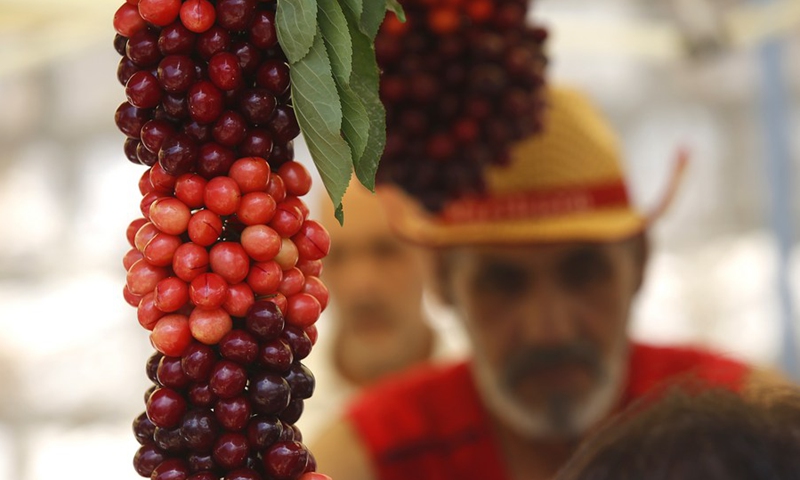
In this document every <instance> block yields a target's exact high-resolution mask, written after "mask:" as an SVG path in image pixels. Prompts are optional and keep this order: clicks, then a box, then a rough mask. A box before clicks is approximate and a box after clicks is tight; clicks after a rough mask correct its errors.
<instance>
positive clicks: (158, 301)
mask: <svg viewBox="0 0 800 480" xmlns="http://www.w3.org/2000/svg"><path fill="white" fill-rule="evenodd" d="M154 293H155V298H154V299H153V300H154V302H155V305H156V308H158V309H159V310H161V311H162V312H175V311H177V310H179V309H180V308H181V307H182V306H184V305H185V304H186V302H188V301H189V287H188V285H186V282H184V281H183V280H181V279H180V278H178V277H168V278H165V279H164V280H161V281H160V282H158V285H156V289H155V292H154Z"/></svg>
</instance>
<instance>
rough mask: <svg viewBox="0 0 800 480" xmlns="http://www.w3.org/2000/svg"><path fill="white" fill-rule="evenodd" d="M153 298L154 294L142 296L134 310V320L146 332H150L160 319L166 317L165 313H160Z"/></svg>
mask: <svg viewBox="0 0 800 480" xmlns="http://www.w3.org/2000/svg"><path fill="white" fill-rule="evenodd" d="M126 288H127V287H126ZM155 298H156V293H155V292H150V293H148V294H147V295H144V296H142V297H141V300H140V301H139V305H138V306H137V308H136V318H137V319H138V320H139V325H141V326H142V327H144V328H145V329H146V330H152V329H153V328H154V327H155V326H156V323H158V321H159V320H160V319H161V317H163V316H164V315H166V313H165V312H162V311H161V310H159V309H158V307H156V301H155Z"/></svg>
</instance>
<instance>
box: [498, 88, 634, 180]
mask: <svg viewBox="0 0 800 480" xmlns="http://www.w3.org/2000/svg"><path fill="white" fill-rule="evenodd" d="M545 111H546V114H545V115H546V117H545V121H544V131H543V132H541V133H540V134H538V135H534V136H532V137H530V138H528V139H526V140H524V141H522V142H520V143H518V144H517V145H516V146H515V147H514V150H513V152H512V156H511V162H510V163H509V165H507V166H504V167H492V168H490V169H489V170H488V171H487V177H486V179H487V193H488V195H490V196H493V195H497V194H507V193H519V192H529V191H547V190H551V189H564V188H569V189H574V188H580V187H583V186H586V187H592V186H595V185H602V184H609V183H615V182H621V181H623V180H624V172H623V169H622V165H621V155H620V148H619V143H618V140H617V138H616V136H615V135H614V132H613V131H612V130H611V128H610V127H609V125H608V123H607V122H606V121H605V120H604V119H603V117H602V116H601V115H600V113H599V112H598V110H597V109H596V108H595V107H594V105H592V103H591V102H590V101H589V100H588V99H587V98H586V97H585V96H584V95H582V94H580V93H578V92H576V91H574V90H570V89H567V88H551V89H550V91H549V92H548V105H547V109H546V110H545Z"/></svg>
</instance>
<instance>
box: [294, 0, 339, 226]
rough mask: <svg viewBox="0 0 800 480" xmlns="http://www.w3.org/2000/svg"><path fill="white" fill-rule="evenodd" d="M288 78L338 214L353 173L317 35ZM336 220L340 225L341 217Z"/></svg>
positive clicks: (324, 52) (333, 85) (330, 76)
mask: <svg viewBox="0 0 800 480" xmlns="http://www.w3.org/2000/svg"><path fill="white" fill-rule="evenodd" d="M282 1H283V0H282ZM290 75H291V80H292V102H293V104H294V110H295V113H296V115H297V121H298V123H299V124H300V129H301V130H302V131H303V137H304V138H305V140H306V144H307V145H308V150H309V152H311V157H312V158H313V159H314V165H316V167H317V170H318V171H319V174H320V177H321V178H322V183H323V184H324V185H325V189H326V190H327V191H328V195H330V197H331V200H332V201H333V205H334V207H335V208H336V209H337V210H341V204H342V197H343V196H344V192H345V190H346V189H347V185H348V184H349V183H350V177H351V175H352V171H353V169H352V164H351V157H352V153H351V149H350V146H349V145H348V144H347V142H346V141H345V140H344V138H342V135H341V130H342V107H341V103H340V100H339V93H338V91H337V89H336V83H335V81H334V79H333V72H332V70H331V62H330V58H328V52H327V50H326V48H325V43H324V41H323V40H322V34H321V32H318V33H317V35H316V36H315V37H314V42H313V44H312V46H311V49H310V50H309V52H308V54H307V55H306V56H305V57H304V58H303V59H302V60H300V61H298V62H297V63H296V64H295V65H293V66H292V69H291V72H290ZM339 213H341V212H339ZM337 218H339V219H340V222H341V221H343V216H341V215H340V216H337Z"/></svg>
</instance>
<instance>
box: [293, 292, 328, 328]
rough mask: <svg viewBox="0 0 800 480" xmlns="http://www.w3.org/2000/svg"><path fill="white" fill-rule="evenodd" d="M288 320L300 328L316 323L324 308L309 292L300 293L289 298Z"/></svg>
mask: <svg viewBox="0 0 800 480" xmlns="http://www.w3.org/2000/svg"><path fill="white" fill-rule="evenodd" d="M287 302H288V303H287V307H286V322H287V323H289V324H291V325H296V326H298V327H300V328H306V327H308V326H311V325H313V324H314V322H316V321H317V319H318V318H319V315H320V313H321V312H322V308H321V306H320V303H319V301H318V300H317V299H316V298H315V297H313V296H312V295H310V294H308V293H298V294H296V295H292V296H291V297H288V298H287Z"/></svg>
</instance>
